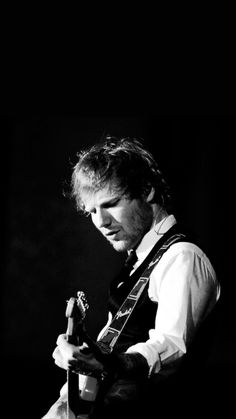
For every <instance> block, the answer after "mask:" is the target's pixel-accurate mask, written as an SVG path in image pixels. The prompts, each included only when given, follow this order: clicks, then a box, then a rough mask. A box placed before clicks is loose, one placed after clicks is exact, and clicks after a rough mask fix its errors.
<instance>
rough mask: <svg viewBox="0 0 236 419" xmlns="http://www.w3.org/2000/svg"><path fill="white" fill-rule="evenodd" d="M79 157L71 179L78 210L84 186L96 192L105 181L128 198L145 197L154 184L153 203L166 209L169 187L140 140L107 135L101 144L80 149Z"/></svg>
mask: <svg viewBox="0 0 236 419" xmlns="http://www.w3.org/2000/svg"><path fill="white" fill-rule="evenodd" d="M78 157H79V161H78V163H77V164H76V165H75V166H74V168H73V174H72V180H71V187H72V193H71V195H72V197H74V198H75V200H76V204H77V208H78V209H82V210H83V209H84V205H83V201H82V198H81V195H82V194H81V192H82V191H83V190H84V189H87V190H89V191H91V192H97V191H98V190H100V189H102V188H103V187H105V186H106V185H108V184H109V185H110V186H111V190H112V191H114V190H118V191H119V192H121V193H122V194H125V195H126V196H128V197H129V198H130V199H141V198H143V197H145V196H147V195H148V194H149V192H150V191H151V188H152V187H153V188H154V189H155V195H154V198H153V202H156V203H158V204H160V205H161V206H162V207H164V208H166V209H168V208H169V206H170V202H171V197H170V192H169V187H168V185H167V183H166V181H165V180H164V178H163V175H162V173H161V171H160V169H159V168H158V165H157V163H156V161H155V159H154V157H153V155H152V154H151V153H150V151H148V150H147V148H145V147H144V145H143V141H141V140H140V139H137V138H130V137H127V138H117V137H111V136H106V137H105V140H104V141H103V142H102V143H98V144H96V145H94V146H92V147H91V148H89V149H87V150H82V151H81V152H80V153H79V154H78Z"/></svg>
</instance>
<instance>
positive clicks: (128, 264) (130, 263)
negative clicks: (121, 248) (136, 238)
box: [124, 250, 138, 275]
mask: <svg viewBox="0 0 236 419" xmlns="http://www.w3.org/2000/svg"><path fill="white" fill-rule="evenodd" d="M137 260H138V258H137V254H136V252H135V250H131V252H130V254H129V256H128V257H127V259H126V261H125V265H124V268H125V273H126V275H129V274H130V272H131V271H132V269H133V267H134V264H135V262H137Z"/></svg>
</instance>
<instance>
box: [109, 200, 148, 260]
mask: <svg viewBox="0 0 236 419" xmlns="http://www.w3.org/2000/svg"><path fill="white" fill-rule="evenodd" d="M152 222H153V213H152V209H151V207H150V206H149V205H148V204H146V203H143V204H142V206H141V207H139V208H138V209H137V211H135V212H134V214H132V215H131V216H130V219H129V225H130V226H131V227H130V229H129V231H124V238H122V239H121V240H117V241H115V240H114V241H111V240H108V241H109V243H110V244H111V246H112V247H113V248H114V249H115V250H116V251H117V252H126V251H128V250H130V249H134V248H136V247H137V246H138V245H139V243H140V242H141V240H142V238H143V237H144V235H145V234H146V233H147V232H148V231H149V230H150V228H151V225H152Z"/></svg>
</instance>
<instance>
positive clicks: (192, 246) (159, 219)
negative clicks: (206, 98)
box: [45, 137, 220, 419]
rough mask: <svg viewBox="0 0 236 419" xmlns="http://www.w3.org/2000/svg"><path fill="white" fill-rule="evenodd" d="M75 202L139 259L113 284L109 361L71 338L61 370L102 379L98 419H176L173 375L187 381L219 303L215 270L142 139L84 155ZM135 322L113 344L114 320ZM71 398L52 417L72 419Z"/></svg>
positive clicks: (61, 352) (57, 354)
mask: <svg viewBox="0 0 236 419" xmlns="http://www.w3.org/2000/svg"><path fill="white" fill-rule="evenodd" d="M72 196H73V197H74V198H75V199H76V203H77V207H78V209H80V210H81V209H82V210H83V212H84V213H85V214H87V215H89V216H91V219H92V222H93V224H94V225H95V227H96V228H97V229H98V230H99V231H100V232H101V233H102V234H103V236H104V237H105V238H106V240H108V241H109V243H110V244H111V245H112V246H113V247H114V249H115V250H116V251H118V252H128V255H130V256H131V255H132V254H133V251H135V257H136V260H135V262H134V266H133V267H132V268H131V272H130V273H128V274H127V272H126V267H125V268H124V270H123V271H122V272H121V275H120V276H119V277H118V278H116V279H115V280H114V281H113V282H112V284H111V288H110V301H109V304H110V312H109V320H108V323H107V325H106V326H105V327H104V329H103V330H102V332H101V333H100V335H99V337H98V341H99V342H102V343H103V346H99V345H98V347H99V348H101V356H100V355H99V351H98V352H96V350H95V351H94V349H93V348H90V349H89V350H88V349H87V350H86V349H85V346H86V345H83V346H79V345H72V344H69V343H68V342H67V338H66V335H65V334H62V335H59V337H58V339H57V347H56V349H55V350H54V353H53V358H54V359H55V363H56V365H58V366H59V367H61V368H64V369H68V368H70V369H72V370H73V371H74V372H75V373H79V372H82V373H83V372H84V371H86V372H87V373H89V374H90V373H91V374H92V375H94V376H97V377H99V376H100V377H101V380H100V389H99V391H98V395H97V398H96V400H95V403H94V404H93V408H92V409H91V411H90V416H89V417H91V418H100V417H101V418H118V417H122V418H123V419H124V418H128V417H132V415H133V417H135V418H137V417H143V415H145V412H147V411H148V409H150V408H151V407H150V406H152V408H155V409H156V406H158V408H157V413H163V412H165V415H166V416H167V417H171V413H170V412H169V415H168V410H169V407H170V405H171V403H172V401H173V399H172V396H173V395H174V394H176V389H177V387H176V386H178V384H176V383H178V381H174V380H173V377H179V376H181V374H180V373H179V371H181V368H182V365H184V360H185V359H186V358H187V356H186V355H187V354H188V353H189V352H191V351H190V348H191V347H192V344H193V343H194V342H195V339H196V336H197V335H198V332H199V329H200V330H201V327H200V326H202V323H203V322H204V321H205V319H206V318H207V317H208V315H209V313H210V312H211V311H212V309H213V307H214V306H215V304H216V302H217V301H218V299H219V294H220V286H219V283H218V281H217V278H216V274H215V271H214V268H213V267H212V265H211V262H210V261H209V259H208V257H207V256H206V254H205V253H204V252H203V251H202V250H201V248H200V247H199V246H198V245H197V244H196V243H195V242H193V241H192V239H191V238H190V237H189V235H187V234H186V233H185V232H184V231H183V230H182V229H181V227H180V226H179V225H178V223H177V221H176V219H175V217H174V215H173V213H172V210H171V196H170V193H169V188H168V186H167V184H166V182H165V180H164V179H163V176H162V173H161V172H160V170H159V168H158V166H157V163H156V162H155V160H154V158H153V156H152V154H151V153H150V152H149V151H148V150H147V149H146V148H145V147H144V146H143V144H142V143H141V142H140V141H138V140H137V139H133V138H123V139H117V138H113V137H107V138H106V139H105V141H104V143H99V144H97V145H95V146H93V147H92V148H91V149H89V150H86V151H82V152H81V153H80V156H79V161H78V163H77V165H76V166H75V167H74V171H73V176H72ZM143 277H144V278H146V279H145V280H146V283H145V286H144V287H143V289H142V292H141V293H140V295H139V298H138V297H137V301H136V303H135V306H132V307H131V306H129V308H128V309H127V308H126V309H123V311H122V309H121V308H120V307H121V306H122V304H123V303H124V304H127V300H128V299H127V297H128V298H129V303H130V301H131V300H132V299H133V297H132V298H131V297H130V296H129V293H130V292H131V290H132V289H133V287H135V286H137V284H138V283H140V280H141V279H142V278H143ZM140 278H141V279H140ZM138 281H139V282H138ZM135 298H136V297H135ZM125 307H126V306H125ZM117 313H118V314H117ZM130 314H131V315H130ZM125 317H127V322H126V324H125V325H123V326H122V327H121V331H120V334H119V335H118V337H117V336H116V341H115V344H114V345H112V344H111V342H112V341H111V340H109V339H108V337H109V336H110V335H109V333H114V330H115V331H116V328H114V321H116V322H117V320H118V319H119V320H121V319H122V318H125ZM116 324H117V323H116ZM109 326H110V327H111V329H109ZM104 345H105V346H106V345H107V346H108V348H109V351H108V352H107V353H104V352H103V349H104ZM104 377H105V378H104ZM173 383H175V384H173ZM163 389H164V391H163ZM173 389H174V390H173ZM166 392H167V393H168V396H169V397H170V398H168V401H167V399H165V395H166ZM164 393H165V395H164ZM61 394H62V395H61V398H60V399H59V401H58V402H57V403H56V404H55V405H54V406H53V407H52V408H51V409H50V411H49V412H48V414H47V415H46V416H45V419H52V418H63V417H65V416H63V414H64V413H63V408H62V406H65V404H63V401H65V394H66V393H65V388H64V393H63V391H62V393H61ZM166 403H167V404H166ZM168 403H169V407H168ZM60 412H61V413H60Z"/></svg>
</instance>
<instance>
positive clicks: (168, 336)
mask: <svg viewBox="0 0 236 419" xmlns="http://www.w3.org/2000/svg"><path fill="white" fill-rule="evenodd" d="M219 293H220V287H219V284H218V282H217V279H216V274H215V272H214V269H213V267H212V265H211V264H210V261H209V259H208V258H207V257H206V255H205V254H204V253H203V252H202V251H201V250H200V249H199V248H198V247H197V246H195V245H193V244H191V243H176V244H173V245H172V246H171V248H170V249H168V250H167V252H166V253H165V254H164V255H163V257H162V258H161V260H160V261H159V263H158V264H157V266H156V267H155V268H154V270H153V271H152V274H151V277H150V283H149V297H150V299H151V300H152V301H155V302H157V303H158V309H157V314H156V318H155V328H154V329H151V330H150V331H149V339H148V340H147V341H146V342H142V343H138V344H136V345H133V346H131V347H130V348H128V350H127V352H129V353H132V352H139V353H141V354H142V355H143V356H145V358H146V359H147V362H148V364H149V367H150V372H151V373H152V372H153V373H157V372H159V371H160V370H162V372H164V371H166V372H167V373H168V370H172V369H173V367H174V366H175V365H176V366H177V365H178V361H179V360H180V359H181V358H182V356H183V355H184V354H185V353H186V352H187V349H188V347H189V344H190V343H191V341H192V339H193V337H194V335H195V333H196V330H197V329H198V327H199V325H200V324H201V322H202V321H203V320H204V318H205V317H206V316H207V314H208V313H209V312H210V311H211V309H212V308H213V306H214V305H215V303H216V301H217V300H218V298H219Z"/></svg>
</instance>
